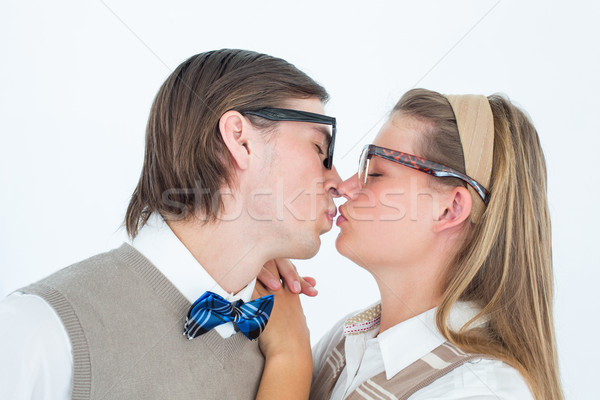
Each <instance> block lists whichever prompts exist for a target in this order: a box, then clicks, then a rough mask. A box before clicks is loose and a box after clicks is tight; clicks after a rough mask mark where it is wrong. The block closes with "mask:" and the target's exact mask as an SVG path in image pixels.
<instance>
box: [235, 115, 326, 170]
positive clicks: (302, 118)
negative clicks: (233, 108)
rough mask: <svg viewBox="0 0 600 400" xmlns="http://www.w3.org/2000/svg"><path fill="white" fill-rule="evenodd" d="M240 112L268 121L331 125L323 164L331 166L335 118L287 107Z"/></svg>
mask: <svg viewBox="0 0 600 400" xmlns="http://www.w3.org/2000/svg"><path fill="white" fill-rule="evenodd" d="M242 114H249V115H256V116H257V117H262V118H265V119H268V120H270V121H296V122H312V123H315V124H325V125H331V138H330V140H329V144H328V147H327V158H326V159H325V160H323V165H324V166H325V168H327V169H331V168H332V167H333V148H334V145H335V133H336V124H335V118H334V117H329V116H327V115H322V114H316V113H311V112H308V111H300V110H290V109H287V108H261V109H260V110H255V111H242Z"/></svg>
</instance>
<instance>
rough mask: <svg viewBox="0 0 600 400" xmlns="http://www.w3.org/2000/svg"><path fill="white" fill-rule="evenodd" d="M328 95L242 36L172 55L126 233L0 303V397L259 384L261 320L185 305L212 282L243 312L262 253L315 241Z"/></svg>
mask: <svg viewBox="0 0 600 400" xmlns="http://www.w3.org/2000/svg"><path fill="white" fill-rule="evenodd" d="M327 98H328V95H327V93H326V91H325V90H324V89H323V88H322V87H321V86H320V85H318V84H317V83H316V82H314V81H313V80H312V79H311V78H309V77H308V76H306V75H305V74H304V73H302V72H301V71H299V70H298V69H296V68H295V67H294V66H293V65H291V64H289V63H287V62H286V61H284V60H281V59H278V58H274V57H271V56H268V55H264V54H258V53H254V52H250V51H243V50H231V49H224V50H219V51H211V52H207V53H202V54H198V55H195V56H193V57H191V58H189V59H188V60H186V61H185V62H183V63H182V64H181V65H180V66H179V67H178V68H177V69H176V70H175V71H173V73H172V74H171V75H170V76H169V78H168V79H167V81H166V82H165V83H164V84H163V85H162V87H161V88H160V90H159V92H158V94H157V96H156V98H155V101H154V104H153V105H152V109H151V112H150V116H149V120H148V125H147V132H146V152H145V160H144V166H143V169H142V174H141V177H140V180H139V183H138V185H137V187H136V189H135V191H134V193H133V195H132V198H131V202H130V204H129V207H128V209H127V213H126V216H125V222H124V224H125V226H126V228H127V232H128V234H129V236H130V237H131V239H132V241H131V243H130V244H128V243H124V244H123V245H122V246H121V247H119V248H117V249H113V250H111V251H109V252H106V253H102V254H98V255H96V256H94V257H91V258H89V259H87V260H84V261H81V262H79V263H77V264H74V265H72V266H70V267H67V268H65V269H63V270H61V271H59V272H57V273H55V274H53V275H51V276H49V277H48V278H45V279H43V280H41V281H39V282H37V283H34V284H32V285H30V286H28V287H26V288H23V289H21V290H19V291H17V292H15V293H13V294H12V295H10V296H9V297H7V298H6V299H4V300H3V301H2V302H1V303H0V331H2V332H4V333H3V336H4V337H3V338H2V342H1V343H0V353H1V354H2V355H3V357H2V358H3V359H2V361H0V398H3V399H4V398H6V399H8V398H10V399H24V398H28V399H29V398H48V399H66V398H69V397H71V398H73V399H75V398H76V399H92V398H94V399H95V398H105V399H125V398H127V399H131V398H144V399H146V398H160V399H163V398H164V399H166V398H169V399H179V398H181V399H192V398H194V399H251V398H252V399H253V398H254V397H255V395H256V391H257V388H258V384H259V380H260V377H261V373H262V368H263V364H264V359H263V357H262V355H261V353H260V350H259V348H258V345H257V342H256V341H255V340H249V339H254V338H256V335H257V332H258V333H260V331H262V328H264V321H263V325H258V327H256V325H255V329H254V330H252V329H249V330H245V329H243V326H242V324H241V323H240V322H239V319H237V317H239V315H238V316H237V317H236V316H232V317H231V318H234V317H235V319H233V321H236V323H235V324H233V323H232V322H231V321H232V319H229V320H227V319H223V321H221V322H224V323H222V324H219V325H218V326H216V327H215V328H214V329H211V326H209V325H203V324H204V323H205V321H204V320H201V319H202V318H198V315H204V314H197V313H202V312H203V311H198V310H197V309H195V308H192V309H191V308H190V305H191V304H192V303H194V302H195V301H196V299H198V297H200V296H201V295H203V293H205V292H210V296H213V294H212V293H214V294H215V295H214V298H217V299H221V297H222V298H223V299H224V300H222V299H221V300H222V301H225V300H227V301H229V302H231V303H232V304H233V305H235V306H236V307H233V306H232V307H233V308H232V310H234V311H235V310H237V311H235V312H238V313H239V312H240V311H239V310H240V309H243V308H242V306H241V304H242V302H244V303H247V302H248V301H249V300H250V299H251V296H252V292H253V288H254V283H255V279H256V276H257V275H258V273H259V271H260V270H261V268H262V266H263V264H265V263H266V262H267V261H269V260H271V259H275V258H279V257H286V258H310V257H312V256H314V255H315V254H316V252H317V250H318V249H319V246H320V239H319V235H320V234H322V233H324V232H326V231H328V230H329V229H331V225H332V219H333V217H334V216H335V213H336V209H335V206H334V204H333V200H332V197H334V196H336V193H337V192H336V190H335V187H336V185H337V184H338V183H339V182H340V178H339V176H338V174H337V172H336V171H335V169H334V168H333V165H332V159H331V158H332V156H333V144H334V139H335V119H333V118H331V117H327V116H324V115H322V114H323V103H324V102H325V101H326V100H327ZM330 125H331V126H330ZM295 291H296V292H299V291H300V288H299V287H298V288H296V290H295ZM219 296H220V297H219ZM211 299H213V297H211ZM221 300H215V301H221ZM240 300H241V301H242V302H240ZM211 301H213V300H211ZM265 301H266V300H265ZM200 303H202V304H204V303H203V302H202V301H200ZM200 303H196V304H194V305H193V306H194V307H196V306H199V305H201V304H200ZM226 304H229V303H226ZM265 304H266V303H265ZM213 311H214V310H211V311H210V312H213ZM234 311H232V313H235V312H234ZM207 312H209V311H207ZM211 315H213V314H211ZM232 315H233V314H232ZM244 315H245V314H244ZM219 318H226V317H219Z"/></svg>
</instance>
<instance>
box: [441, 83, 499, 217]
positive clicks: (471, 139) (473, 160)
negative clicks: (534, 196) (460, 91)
mask: <svg viewBox="0 0 600 400" xmlns="http://www.w3.org/2000/svg"><path fill="white" fill-rule="evenodd" d="M446 98H447V99H448V101H449V102H450V105H451V106H452V110H453V111H454V115H455V117H456V124H457V125H458V133H459V135H460V141H461V143H462V148H463V154H464V157H465V170H466V172H467V175H468V176H469V177H471V178H473V179H475V180H476V181H477V182H478V183H479V184H481V185H483V187H485V188H486V189H488V190H489V187H490V177H491V174H492V158H493V156H494V116H493V114H492V108H491V107H490V103H489V102H488V99H487V98H486V97H485V96H481V95H474V94H466V95H446ZM468 189H469V192H470V193H471V197H472V198H473V208H472V210H471V221H473V222H475V223H476V222H478V221H479V219H480V218H481V215H482V214H483V212H484V210H485V204H484V203H483V201H482V200H481V197H480V196H479V194H477V192H476V191H475V190H474V189H473V188H472V187H471V186H468ZM477 199H479V200H477Z"/></svg>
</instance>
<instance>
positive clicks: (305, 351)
mask: <svg viewBox="0 0 600 400" xmlns="http://www.w3.org/2000/svg"><path fill="white" fill-rule="evenodd" d="M270 263H273V264H275V263H276V262H275V261H271V262H270ZM267 267H268V268H276V266H275V265H268V266H267ZM254 291H255V296H256V297H260V296H266V295H268V294H271V292H270V291H269V290H268V289H266V288H265V287H264V286H263V285H262V284H261V283H260V282H257V283H256V286H255V289H254ZM273 295H274V296H275V303H274V305H273V311H272V312H271V316H270V318H269V321H268V322H267V326H266V327H265V330H264V332H263V333H262V334H261V335H260V336H259V338H258V344H259V346H260V350H261V351H262V353H263V355H264V356H265V368H264V371H263V376H262V380H261V383H260V387H259V389H258V394H257V397H256V398H257V399H261V400H265V399H281V398H285V399H308V396H309V393H310V383H311V379H312V353H311V349H310V336H309V331H308V327H307V326H306V318H305V316H304V312H303V310H302V305H301V304H300V297H299V295H298V294H295V293H292V292H291V291H290V290H289V288H288V287H287V285H286V284H285V283H284V285H283V288H282V289H280V290H278V291H277V292H274V293H273Z"/></svg>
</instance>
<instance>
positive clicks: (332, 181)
mask: <svg viewBox="0 0 600 400" xmlns="http://www.w3.org/2000/svg"><path fill="white" fill-rule="evenodd" d="M341 183H342V178H341V177H340V174H338V172H337V169H336V168H335V165H334V166H332V167H331V169H328V170H327V172H326V173H325V190H327V192H328V193H330V194H331V197H335V198H337V197H340V194H339V192H338V189H337V188H338V186H339V185H340V184H341Z"/></svg>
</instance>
